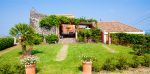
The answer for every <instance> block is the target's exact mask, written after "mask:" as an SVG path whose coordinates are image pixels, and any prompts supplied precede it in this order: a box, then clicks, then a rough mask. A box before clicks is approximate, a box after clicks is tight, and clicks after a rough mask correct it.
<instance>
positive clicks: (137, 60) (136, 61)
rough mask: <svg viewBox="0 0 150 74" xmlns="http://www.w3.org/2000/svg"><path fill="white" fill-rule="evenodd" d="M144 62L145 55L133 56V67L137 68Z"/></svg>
mask: <svg viewBox="0 0 150 74" xmlns="http://www.w3.org/2000/svg"><path fill="white" fill-rule="evenodd" d="M142 63H143V56H137V55H134V56H133V57H132V63H131V65H130V66H131V67H132V68H137V67H139V66H140V65H141V64H142Z"/></svg>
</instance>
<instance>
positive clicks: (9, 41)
mask: <svg viewBox="0 0 150 74" xmlns="http://www.w3.org/2000/svg"><path fill="white" fill-rule="evenodd" d="M13 45H14V39H13V38H0V50H3V49H6V48H8V47H12V46H13Z"/></svg>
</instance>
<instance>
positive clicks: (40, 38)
mask: <svg viewBox="0 0 150 74" xmlns="http://www.w3.org/2000/svg"><path fill="white" fill-rule="evenodd" d="M33 42H34V44H35V45H39V44H41V43H42V42H43V36H42V35H40V34H34V41H33Z"/></svg>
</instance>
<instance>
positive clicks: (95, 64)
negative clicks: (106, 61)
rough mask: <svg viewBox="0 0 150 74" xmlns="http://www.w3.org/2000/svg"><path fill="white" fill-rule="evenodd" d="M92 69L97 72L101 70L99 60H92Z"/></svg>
mask: <svg viewBox="0 0 150 74" xmlns="http://www.w3.org/2000/svg"><path fill="white" fill-rule="evenodd" d="M92 70H93V71H95V72H99V71H100V70H101V65H100V62H99V61H98V60H95V61H93V62H92Z"/></svg>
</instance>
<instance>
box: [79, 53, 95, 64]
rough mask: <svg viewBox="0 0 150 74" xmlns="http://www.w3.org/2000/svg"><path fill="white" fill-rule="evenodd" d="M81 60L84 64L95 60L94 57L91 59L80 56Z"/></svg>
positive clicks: (90, 57)
mask: <svg viewBox="0 0 150 74" xmlns="http://www.w3.org/2000/svg"><path fill="white" fill-rule="evenodd" d="M81 59H82V61H85V62H90V61H94V60H95V58H94V57H92V56H86V55H85V56H82V57H81Z"/></svg>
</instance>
